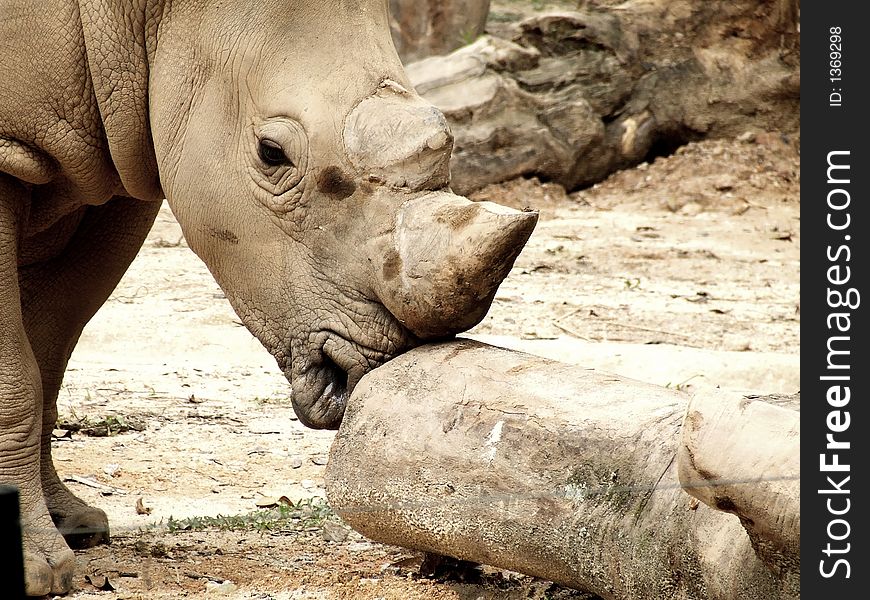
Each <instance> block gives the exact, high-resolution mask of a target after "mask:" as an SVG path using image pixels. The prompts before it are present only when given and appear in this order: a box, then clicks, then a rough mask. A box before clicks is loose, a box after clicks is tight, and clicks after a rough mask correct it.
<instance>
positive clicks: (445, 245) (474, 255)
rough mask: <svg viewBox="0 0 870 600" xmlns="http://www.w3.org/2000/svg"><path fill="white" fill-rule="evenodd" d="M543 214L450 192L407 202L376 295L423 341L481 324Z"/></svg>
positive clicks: (393, 237)
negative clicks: (473, 200)
mask: <svg viewBox="0 0 870 600" xmlns="http://www.w3.org/2000/svg"><path fill="white" fill-rule="evenodd" d="M537 221H538V213H537V212H522V211H518V210H514V209H512V208H508V207H506V206H501V205H499V204H494V203H492V202H471V201H469V200H467V199H466V198H463V197H461V196H456V195H455V194H452V193H449V192H435V193H432V194H427V195H424V196H421V197H418V198H415V199H413V200H409V201H407V202H406V203H405V204H404V205H403V206H402V207H401V209H400V210H399V214H398V216H397V221H396V228H395V230H394V234H393V236H392V240H391V243H389V244H388V245H389V246H391V247H389V248H387V249H386V252H385V253H384V255H383V258H384V261H383V269H382V277H379V278H378V279H379V280H380V289H379V290H378V295H379V297H380V300H381V302H383V304H384V306H386V307H387V309H389V311H390V312H391V313H393V315H395V316H396V318H398V319H399V321H401V322H402V323H403V324H404V325H405V327H407V328H408V329H409V330H411V332H412V333H414V335H416V336H418V337H420V338H422V339H433V338H442V337H448V336H451V335H453V334H456V333H459V332H461V331H465V330H467V329H470V328H471V327H473V326H475V325H476V324H477V323H479V322H480V321H481V320H482V319H483V317H484V315H485V314H486V312H487V310H489V306H490V304H491V303H492V300H493V298H494V297H495V293H496V290H497V289H498V286H499V284H501V282H502V280H503V279H504V278H505V277H506V276H507V274H508V272H509V271H510V269H511V267H512V266H513V264H514V261H515V260H516V258H517V256H518V255H519V253H520V251H521V250H522V248H523V246H524V245H525V243H526V241H527V240H528V239H529V236H530V235H531V234H532V230H533V229H534V228H535V224H536V223H537Z"/></svg>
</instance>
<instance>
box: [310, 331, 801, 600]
mask: <svg viewBox="0 0 870 600" xmlns="http://www.w3.org/2000/svg"><path fill="white" fill-rule="evenodd" d="M687 404H688V396H686V395H685V394H683V393H681V392H679V391H676V390H671V389H667V388H662V387H658V386H653V385H649V384H644V383H640V382H636V381H631V380H628V379H624V378H622V377H618V376H615V375H609V374H604V373H599V372H595V371H592V370H588V369H582V368H579V367H576V366H571V365H566V364H562V363H557V362H554V361H550V360H546V359H543V358H539V357H535V356H531V355H527V354H523V353H519V352H513V351H508V350H504V349H500V348H495V347H492V346H487V345H484V344H480V343H476V342H470V341H466V340H460V341H455V342H450V343H444V344H439V345H429V346H424V347H421V348H418V349H415V350H413V351H411V352H409V353H407V354H404V355H402V356H400V357H398V358H396V359H394V360H392V361H390V362H389V363H387V364H386V365H384V366H383V367H380V368H378V369H376V370H375V371H373V372H371V373H369V374H368V375H366V376H365V377H364V378H363V379H362V380H361V381H360V383H359V384H358V385H357V387H356V390H355V391H354V394H353V395H352V397H351V399H350V401H349V404H348V408H347V412H346V413H345V417H344V421H343V423H342V425H341V429H340V430H339V432H338V435H337V437H336V439H335V442H334V443H333V446H332V451H331V456H330V461H329V466H328V468H327V473H326V486H327V495H328V497H329V501H330V504H331V505H332V507H333V508H334V509H335V510H336V511H337V512H338V513H339V514H340V515H341V516H342V518H343V519H345V521H347V523H349V524H350V525H351V526H353V527H354V528H355V529H357V530H358V531H360V532H361V533H363V534H364V535H367V536H369V537H370V538H372V539H375V540H378V541H381V542H385V543H391V544H397V545H401V546H405V547H410V548H416V549H420V550H424V551H428V552H435V553H439V554H445V555H449V556H454V557H456V558H460V559H464V560H471V561H475V562H481V563H487V564H491V565H495V566H498V567H502V568H507V569H513V570H516V571H520V572H524V573H528V574H531V575H535V576H538V577H542V578H545V579H549V580H552V581H556V582H558V583H561V584H564V585H567V586H571V587H575V588H578V589H583V590H587V591H590V592H594V593H596V594H598V595H600V596H601V597H603V598H606V599H616V598H624V599H631V600H645V599H649V600H652V599H656V600H658V599H661V598H686V599H688V598H698V599H700V598H721V599H723V600H724V599H728V600H733V599H738V598H746V599H753V600H755V599H757V598H765V599H774V598H792V597H798V596H799V589H797V588H796V587H794V586H795V585H796V582H794V581H784V580H783V579H781V578H779V577H777V576H776V575H775V574H774V573H773V572H772V571H771V570H770V569H768V568H767V567H766V566H765V565H764V564H763V563H762V561H761V560H759V558H758V557H757V556H756V555H755V552H754V551H753V547H752V544H751V543H750V540H749V536H747V534H746V532H745V531H744V530H743V528H742V527H741V526H740V523H739V521H738V519H736V518H735V517H734V516H733V515H729V514H726V513H723V512H720V511H717V510H714V509H711V508H709V507H708V506H706V505H705V504H702V503H699V502H698V501H697V500H695V499H693V498H692V497H691V496H689V495H688V494H686V493H685V491H683V489H682V488H681V487H680V483H679V481H678V478H677V464H676V460H675V456H676V453H677V449H678V440H679V437H680V429H681V425H682V422H683V418H684V416H685V414H686V406H687ZM749 450H751V448H750V449H749Z"/></svg>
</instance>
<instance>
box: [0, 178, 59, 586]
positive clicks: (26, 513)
mask: <svg viewBox="0 0 870 600" xmlns="http://www.w3.org/2000/svg"><path fill="white" fill-rule="evenodd" d="M28 201H29V192H28V190H27V189H26V188H25V187H24V186H22V185H21V184H20V183H19V182H18V181H17V180H15V179H12V178H11V177H9V176H6V175H4V174H2V173H0V454H2V457H3V460H2V461H0V482H2V483H7V484H12V485H15V486H17V487H18V491H19V494H20V498H21V524H22V530H23V531H22V538H23V542H24V568H25V584H26V588H27V593H28V594H29V595H31V596H41V595H45V594H49V593H63V592H66V591H68V590H69V589H70V587H71V586H72V577H73V572H74V569H75V555H74V554H73V553H72V550H70V549H69V547H68V546H67V545H66V543H65V542H64V540H63V538H62V537H61V536H60V534H59V533H58V531H57V529H56V528H55V526H54V523H52V521H51V517H50V516H49V514H48V507H47V506H46V504H45V499H44V498H43V495H42V485H41V483H40V473H39V437H40V434H41V430H42V419H41V414H40V413H41V411H42V384H41V381H40V376H39V367H38V366H37V364H36V357H35V356H34V354H33V350H32V348H31V346H30V342H29V340H28V339H27V334H26V333H25V331H24V323H23V318H22V312H21V295H20V290H19V286H18V273H17V270H18V265H17V263H18V247H19V238H20V237H21V234H20V231H21V223H22V221H23V217H24V213H25V211H26V209H27V205H28ZM4 587H5V583H4V582H2V581H0V589H3V588H4Z"/></svg>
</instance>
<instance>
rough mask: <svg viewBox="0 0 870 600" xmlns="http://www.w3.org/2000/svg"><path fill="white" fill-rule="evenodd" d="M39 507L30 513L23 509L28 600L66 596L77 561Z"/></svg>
mask: <svg viewBox="0 0 870 600" xmlns="http://www.w3.org/2000/svg"><path fill="white" fill-rule="evenodd" d="M39 504H41V503H39ZM39 504H37V506H36V507H34V509H33V510H32V511H27V510H26V508H25V506H22V515H21V517H22V518H21V523H22V525H23V532H22V533H23V535H22V537H23V540H22V541H23V542H24V587H25V591H26V593H27V595H28V596H45V595H47V594H65V593H67V592H68V591H70V590H71V589H72V584H73V575H74V574H75V566H76V557H75V554H73V551H72V550H70V549H69V547H68V546H67V545H66V543H65V542H64V539H63V537H61V536H60V534H59V533H58V531H57V529H56V528H55V526H54V523H52V522H51V519H50V518H49V515H48V511H46V510H45V505H44V504H42V505H41V506H40V505H39ZM28 512H30V515H28ZM0 587H2V583H0Z"/></svg>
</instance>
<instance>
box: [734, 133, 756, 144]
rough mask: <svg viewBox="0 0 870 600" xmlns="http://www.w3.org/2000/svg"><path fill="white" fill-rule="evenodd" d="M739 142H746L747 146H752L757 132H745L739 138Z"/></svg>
mask: <svg viewBox="0 0 870 600" xmlns="http://www.w3.org/2000/svg"><path fill="white" fill-rule="evenodd" d="M737 141H738V142H744V143H746V144H751V143H752V142H754V141H755V132H754V131H744V132H743V133H741V134H740V135H738V136H737Z"/></svg>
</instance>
